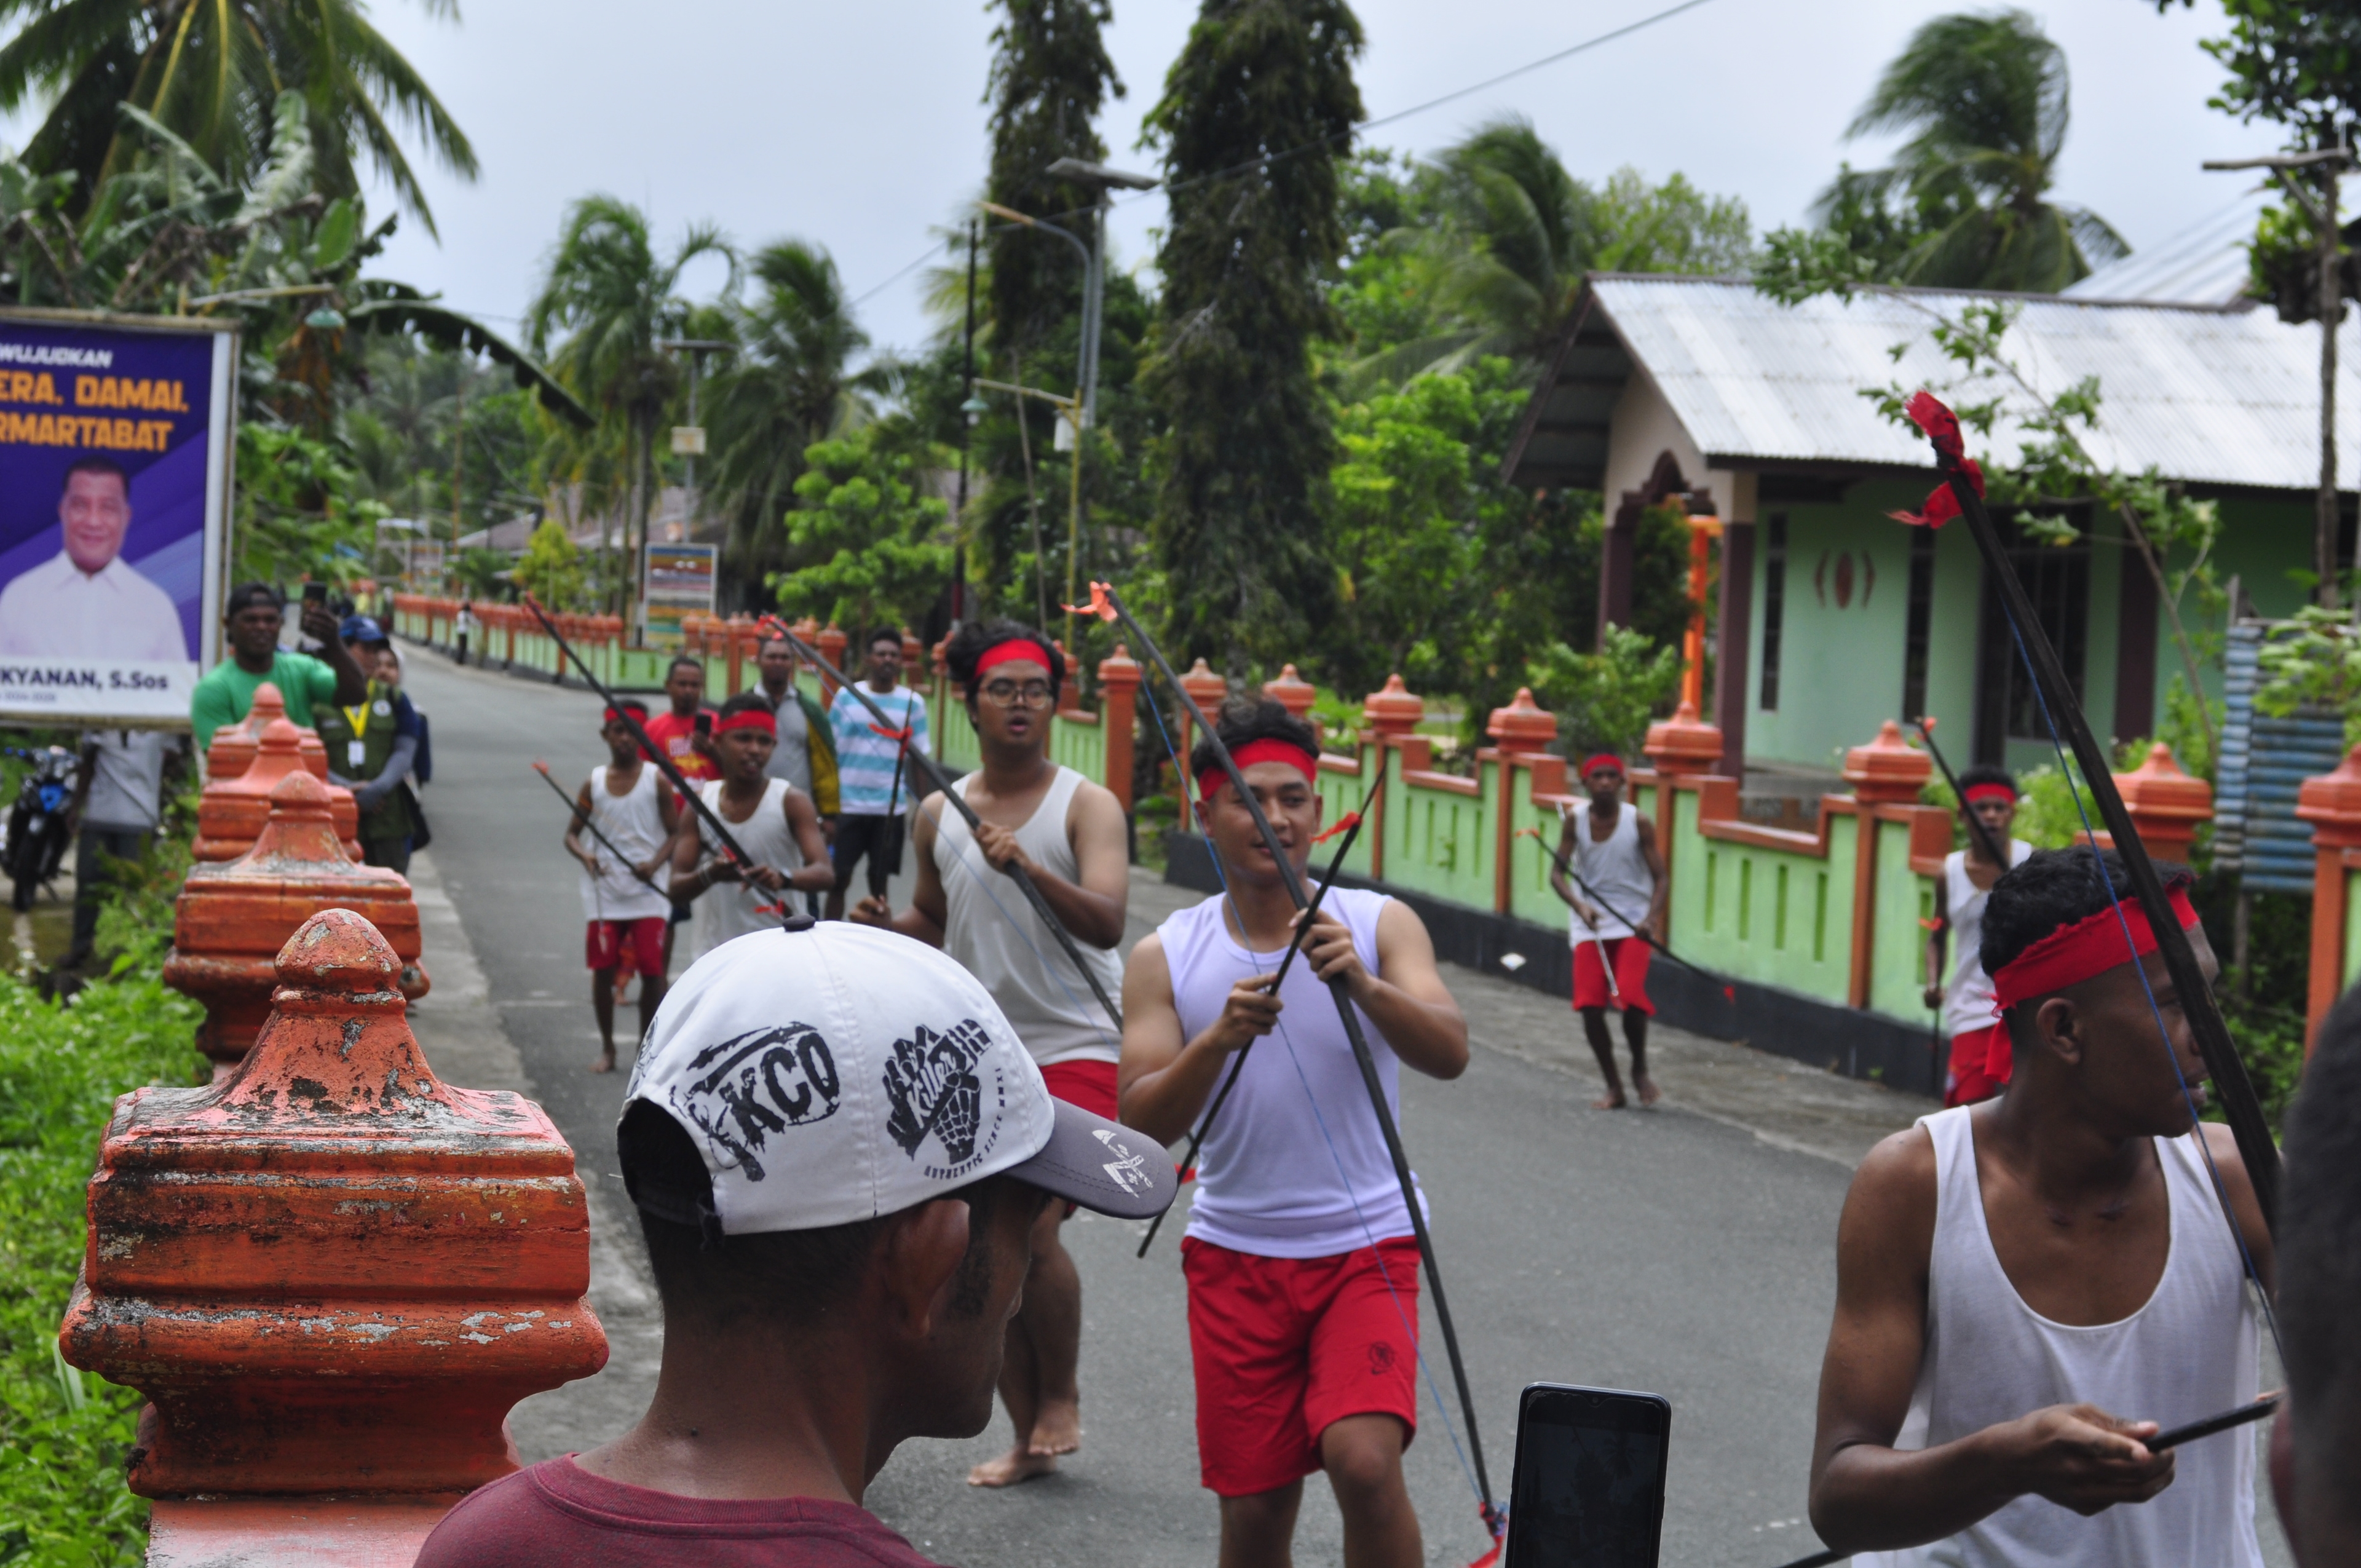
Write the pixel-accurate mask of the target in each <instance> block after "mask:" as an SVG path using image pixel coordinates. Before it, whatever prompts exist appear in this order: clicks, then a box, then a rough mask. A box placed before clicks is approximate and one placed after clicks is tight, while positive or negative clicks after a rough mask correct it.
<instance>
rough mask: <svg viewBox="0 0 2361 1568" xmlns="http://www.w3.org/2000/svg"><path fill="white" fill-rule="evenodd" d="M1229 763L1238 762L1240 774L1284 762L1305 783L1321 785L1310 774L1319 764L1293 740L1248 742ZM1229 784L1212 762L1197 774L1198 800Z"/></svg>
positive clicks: (1228, 777)
mask: <svg viewBox="0 0 2361 1568" xmlns="http://www.w3.org/2000/svg"><path fill="white" fill-rule="evenodd" d="M1230 761H1232V762H1235V763H1237V765H1238V772H1240V773H1245V772H1246V770H1247V769H1248V768H1251V767H1253V766H1254V765H1255V764H1256V763H1257V762H1285V763H1286V764H1287V765H1288V766H1289V767H1290V768H1293V769H1294V770H1295V771H1296V772H1297V773H1301V774H1302V775H1303V782H1304V783H1305V784H1315V785H1316V784H1318V783H1319V782H1320V780H1319V775H1318V774H1317V773H1314V772H1313V769H1314V768H1316V767H1317V766H1318V765H1319V764H1318V763H1317V762H1316V761H1314V759H1313V758H1312V756H1311V754H1310V753H1308V752H1306V751H1304V750H1303V749H1302V748H1301V746H1298V745H1296V744H1295V742H1293V741H1292V740H1270V739H1269V738H1268V737H1266V738H1264V739H1263V740H1249V741H1247V742H1246V744H1245V745H1243V746H1241V747H1239V748H1238V749H1237V750H1236V751H1233V752H1231V753H1230ZM1229 782H1230V775H1229V774H1228V773H1224V772H1223V771H1222V765H1221V764H1220V763H1219V762H1216V763H1214V764H1213V766H1212V767H1210V768H1207V769H1206V770H1205V771H1204V772H1203V773H1199V774H1198V775H1197V798H1198V799H1200V800H1210V799H1212V798H1213V792H1214V791H1215V790H1217V789H1219V788H1221V787H1222V786H1223V785H1224V784H1227V783H1229Z"/></svg>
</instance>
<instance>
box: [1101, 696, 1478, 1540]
mask: <svg viewBox="0 0 2361 1568" xmlns="http://www.w3.org/2000/svg"><path fill="white" fill-rule="evenodd" d="M1215 722H1216V723H1217V725H1218V726H1219V733H1220V736H1221V740H1222V741H1223V743H1224V744H1225V745H1226V746H1227V747H1228V748H1229V751H1230V754H1231V756H1232V758H1233V759H1234V760H1235V762H1236V764H1237V766H1238V768H1239V770H1240V771H1241V773H1243V774H1244V776H1245V779H1246V787H1248V788H1249V789H1251V790H1253V791H1254V792H1255V795H1256V798H1257V800H1258V801H1259V802H1260V804H1261V806H1262V808H1263V811H1264V812H1265V814H1266V815H1267V816H1268V817H1269V819H1270V823H1271V827H1272V828H1273V830H1274V831H1275V832H1276V833H1277V835H1278V838H1279V843H1280V845H1281V846H1282V847H1283V848H1284V849H1285V850H1286V852H1287V856H1288V859H1289V861H1290V862H1291V863H1292V864H1293V865H1294V866H1295V867H1296V869H1297V872H1299V874H1300V873H1301V871H1302V868H1303V867H1304V866H1305V865H1306V864H1307V863H1308V862H1309V861H1310V860H1311V857H1312V838H1313V835H1314V834H1316V833H1317V832H1318V831H1319V828H1320V816H1321V800H1320V795H1319V792H1318V791H1317V790H1316V789H1315V788H1314V787H1313V780H1314V777H1315V773H1314V770H1315V769H1317V768H1318V766H1319V763H1320V742H1319V739H1318V737H1317V736H1316V735H1315V734H1314V733H1313V731H1312V726H1311V725H1309V724H1307V723H1305V722H1304V721H1303V720H1302V719H1301V718H1295V717H1294V716H1293V715H1291V714H1290V713H1289V712H1288V711H1287V709H1285V708H1284V707H1280V706H1279V704H1278V703H1276V702H1273V701H1270V700H1269V699H1268V698H1262V699H1258V700H1243V701H1239V702H1235V703H1233V704H1231V705H1230V706H1229V707H1225V708H1224V710H1223V712H1222V714H1221V716H1220V718H1218V719H1217V720H1216V721H1215ZM1189 766H1190V769H1191V772H1192V773H1194V774H1195V775H1196V777H1197V790H1198V795H1199V797H1200V798H1199V802H1198V807H1197V809H1198V814H1199V817H1200V819H1201V821H1202V824H1203V827H1204V830H1205V838H1206V839H1207V841H1208V843H1209V844H1210V846H1211V847H1212V849H1213V853H1214V854H1216V855H1218V856H1219V857H1220V858H1221V867H1222V876H1223V881H1224V884H1225V885H1226V886H1227V887H1228V889H1229V892H1228V894H1227V895H1226V896H1222V895H1216V896H1214V897H1212V898H1208V899H1206V900H1205V901H1204V902H1203V903H1202V904H1199V905H1194V906H1192V907H1191V908H1188V909H1184V910H1182V911H1181V912H1180V913H1179V914H1178V915H1175V916H1172V917H1171V918H1170V919H1169V920H1167V921H1165V922H1164V924H1163V925H1161V926H1159V927H1157V929H1156V931H1155V933H1154V934H1153V935H1152V936H1149V937H1148V938H1145V939H1144V940H1142V941H1141V942H1140V944H1139V945H1138V947H1137V948H1134V949H1133V950H1132V955H1131V962H1130V964H1129V966H1128V967H1127V968H1126V970H1125V973H1124V983H1123V1017H1124V1030H1123V1060H1122V1062H1121V1063H1120V1065H1119V1066H1118V1068H1117V1078H1118V1081H1119V1085H1120V1087H1119V1091H1118V1092H1119V1095H1120V1104H1121V1107H1122V1113H1123V1122H1124V1124H1125V1125H1126V1126H1131V1127H1137V1128H1138V1129H1139V1130H1140V1131H1141V1132H1143V1133H1146V1134H1147V1135H1148V1136H1150V1137H1153V1138H1157V1139H1159V1140H1161V1141H1163V1142H1165V1143H1168V1144H1170V1143H1173V1142H1177V1141H1178V1140H1180V1139H1181V1138H1183V1137H1185V1136H1187V1135H1188V1133H1189V1128H1190V1124H1191V1123H1192V1122H1194V1121H1195V1120H1196V1119H1197V1118H1198V1117H1199V1116H1200V1115H1201V1114H1202V1113H1203V1112H1204V1108H1205V1105H1206V1103H1207V1102H1209V1101H1210V1100H1211V1099H1212V1097H1213V1091H1214V1088H1215V1086H1216V1085H1217V1084H1218V1083H1220V1082H1221V1081H1222V1080H1223V1078H1224V1075H1226V1074H1227V1073H1228V1071H1229V1069H1230V1064H1231V1063H1232V1061H1233V1060H1235V1059H1236V1058H1237V1053H1239V1052H1242V1051H1247V1052H1248V1054H1247V1056H1246V1058H1245V1060H1244V1063H1243V1065H1242V1066H1241V1067H1240V1069H1239V1071H1238V1078H1237V1084H1236V1087H1235V1090H1233V1091H1232V1092H1231V1094H1230V1098H1229V1100H1228V1102H1226V1103H1225V1104H1224V1106H1223V1108H1222V1114H1221V1115H1220V1116H1219V1117H1218V1118H1216V1119H1215V1120H1214V1123H1213V1127H1212V1129H1211V1130H1210V1131H1209V1132H1208V1133H1207V1134H1206V1136H1205V1141H1204V1144H1203V1146H1202V1149H1201V1150H1200V1151H1199V1153H1200V1157H1199V1160H1198V1172H1197V1175H1198V1181H1197V1198H1196V1201H1195V1203H1194V1204H1193V1205H1192V1206H1191V1210H1190V1213H1189V1228H1188V1231H1187V1233H1186V1234H1185V1235H1184V1236H1183V1238H1182V1240H1181V1243H1180V1255H1181V1267H1182V1271H1183V1273H1184V1274H1185V1275H1186V1276H1187V1278H1188V1287H1189V1349H1190V1354H1191V1361H1192V1362H1193V1364H1194V1366H1195V1371H1196V1382H1197V1456H1198V1458H1197V1462H1198V1466H1199V1474H1200V1476H1201V1478H1202V1482H1203V1484H1204V1486H1205V1488H1206V1490H1208V1491H1210V1492H1212V1493H1213V1494H1214V1495H1215V1496H1216V1497H1219V1498H1220V1499H1221V1514H1222V1544H1221V1563H1222V1565H1223V1568H1256V1565H1259V1564H1272V1565H1274V1568H1276V1565H1279V1564H1283V1563H1287V1562H1288V1561H1289V1552H1290V1543H1291V1541H1293V1538H1294V1534H1295V1516H1296V1510H1297V1508H1298V1507H1299V1506H1300V1505H1301V1502H1302V1500H1303V1477H1305V1476H1306V1475H1312V1474H1313V1473H1315V1472H1318V1471H1323V1470H1324V1471H1325V1472H1326V1473H1327V1475H1328V1484H1329V1486H1331V1487H1332V1488H1333V1489H1334V1492H1335V1495H1336V1507H1337V1510H1338V1512H1340V1513H1342V1514H1343V1515H1344V1518H1345V1563H1346V1565H1347V1568H1411V1565H1412V1564H1416V1563H1423V1562H1425V1561H1426V1557H1425V1552H1424V1548H1423V1545H1422V1541H1421V1536H1420V1530H1419V1523H1418V1514H1417V1512H1416V1511H1415V1510H1414V1509H1413V1508H1411V1500H1410V1493H1409V1490H1408V1488H1407V1487H1406V1486H1404V1485H1403V1481H1402V1453H1403V1451H1404V1450H1406V1449H1407V1448H1408V1447H1409V1446H1410V1442H1411V1437H1412V1436H1413V1435H1414V1434H1415V1433H1416V1431H1417V1430H1418V1389H1417V1382H1416V1368H1417V1365H1418V1329H1417V1324H1418V1290H1419V1284H1418V1270H1419V1254H1418V1243H1417V1241H1416V1239H1415V1233H1414V1232H1413V1231H1412V1229H1411V1218H1410V1210H1409V1207H1408V1205H1407V1204H1406V1203H1405V1201H1404V1200H1403V1196H1402V1190H1401V1186H1400V1182H1399V1181H1398V1180H1397V1179H1396V1177H1395V1174H1394V1168H1393V1164H1392V1161H1391V1158H1390V1157H1389V1155H1388V1153H1387V1149H1386V1145H1385V1139H1384V1136H1383V1135H1382V1133H1381V1132H1380V1131H1379V1129H1378V1120H1377V1117H1376V1115H1375V1114H1374V1113H1373V1112H1372V1110H1371V1107H1370V1104H1369V1100H1368V1091H1367V1086H1366V1085H1365V1084H1364V1082H1363V1080H1362V1079H1361V1075H1360V1070H1359V1068H1358V1067H1357V1066H1356V1062H1355V1059H1354V1053H1353V1048H1352V1046H1351V1044H1350V1042H1349V1041H1348V1039H1347V1038H1346V1036H1345V1029H1344V1025H1343V1023H1342V1022H1341V1021H1340V1020H1339V1018H1338V1017H1337V1014H1336V1009H1335V1005H1334V999H1333V998H1332V997H1331V996H1330V995H1328V994H1326V992H1328V989H1329V987H1330V985H1331V984H1332V983H1334V982H1341V984H1342V986H1343V988H1344V990H1345V993H1346V995H1347V996H1348V997H1349V998H1350V1000H1351V1001H1352V1003H1354V1005H1355V1006H1356V1007H1358V1008H1359V1009H1360V1011H1361V1013H1362V1014H1363V1015H1364V1016H1365V1017H1366V1018H1367V1021H1368V1023H1369V1025H1370V1028H1369V1031H1368V1034H1369V1040H1368V1045H1369V1050H1370V1054H1371V1056H1372V1057H1373V1058H1375V1064H1376V1068H1377V1073H1378V1081H1379V1082H1380V1083H1381V1084H1382V1085H1383V1087H1384V1090H1385V1093H1386V1097H1387V1099H1388V1101H1389V1102H1395V1103H1396V1110H1395V1114H1396V1115H1397V1116H1399V1115H1400V1110H1399V1095H1400V1078H1401V1069H1402V1067H1403V1066H1404V1064H1407V1065H1408V1066H1410V1067H1411V1069H1413V1070H1415V1071H1418V1072H1422V1073H1425V1074H1426V1075H1427V1076H1428V1077H1430V1078H1439V1079H1454V1078H1457V1077H1458V1076H1459V1075H1460V1074H1461V1073H1462V1072H1465V1071H1466V1069H1467V1022H1466V1019H1465V1018H1464V1017H1462V1016H1461V1014H1460V1012H1459V1004H1458V1003H1456V1002H1455V1001H1453V1000H1452V996H1451V992H1450V991H1449V990H1448V989H1447V988H1446V987H1445V986H1444V983H1443V975H1442V972H1441V970H1438V969H1437V968H1436V966H1435V960H1434V944H1433V941H1432V939H1430V938H1429V937H1428V936H1427V932H1426V927H1425V926H1424V925H1423V924H1422V923H1421V922H1420V920H1419V917H1418V916H1417V915H1416V914H1415V913H1414V912H1412V911H1411V908H1410V906H1409V905H1406V904H1403V903H1401V902H1400V901H1399V900H1397V899H1393V898H1389V897H1388V896H1387V895H1385V894H1382V893H1377V892H1373V891H1367V890H1363V889H1358V888H1343V887H1338V888H1332V889H1331V890H1330V891H1329V893H1328V896H1327V899H1326V902H1324V903H1323V905H1321V906H1320V910H1319V913H1318V918H1317V919H1316V920H1315V921H1314V923H1313V925H1312V930H1311V931H1310V933H1309V934H1308V935H1307V937H1306V938H1305V940H1304V943H1303V954H1302V958H1303V961H1302V962H1301V963H1298V964H1296V965H1295V966H1294V967H1293V968H1292V969H1290V970H1289V971H1288V974H1287V978H1286V980H1285V981H1284V982H1282V983H1281V985H1280V987H1279V993H1278V994H1277V995H1273V994H1272V993H1271V990H1270V985H1271V981H1272V979H1273V977H1274V974H1275V973H1276V971H1277V970H1278V967H1279V961H1280V959H1281V957H1282V955H1283V954H1284V953H1285V952H1286V950H1287V948H1288V945H1289V942H1290V940H1291V939H1292V938H1293V937H1294V935H1295V933H1296V929H1297V927H1298V926H1299V924H1300V922H1301V918H1302V916H1301V915H1300V914H1299V913H1298V912H1297V910H1296V907H1295V905H1294V902H1293V900H1292V899H1291V898H1290V896H1289V894H1288V889H1287V883H1286V882H1285V881H1284V880H1283V879H1282V878H1281V877H1280V875H1279V867H1278V865H1277V864H1276V863H1275V862H1274V861H1272V859H1271V856H1270V852H1269V850H1268V849H1267V848H1266V847H1265V845H1264V842H1263V839H1262V836H1261V833H1260V831H1259V829H1258V828H1257V827H1256V825H1255V820H1254V817H1253V815H1252V813H1250V812H1249V811H1248V810H1247V809H1246V805H1245V804H1244V803H1243V802H1241V801H1240V800H1239V798H1238V795H1237V791H1236V789H1235V787H1234V786H1233V785H1232V784H1231V783H1230V780H1229V775H1228V773H1226V772H1225V771H1224V769H1223V768H1222V766H1221V764H1220V762H1219V760H1218V755H1217V753H1216V751H1214V748H1213V741H1212V740H1201V741H1199V742H1198V744H1197V747H1196V749H1195V751H1193V752H1192V753H1191V756H1190V759H1189ZM1249 1047H1252V1048H1251V1050H1250V1051H1249Z"/></svg>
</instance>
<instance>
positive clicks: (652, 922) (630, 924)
mask: <svg viewBox="0 0 2361 1568" xmlns="http://www.w3.org/2000/svg"><path fill="white" fill-rule="evenodd" d="M582 951H583V961H584V962H586V963H588V965H589V966H590V967H591V969H593V970H598V971H599V972H602V973H603V972H604V971H606V970H611V969H620V968H621V967H622V966H623V965H624V964H625V963H629V964H630V965H631V967H632V968H633V969H635V970H639V971H640V972H641V973H642V974H643V975H646V976H648V977H649V978H650V979H653V980H660V979H662V978H663V977H664V916H661V915H651V916H648V917H647V918H646V919H644V920H593V921H591V922H590V930H589V934H588V937H587V938H584V941H583V944H582Z"/></svg>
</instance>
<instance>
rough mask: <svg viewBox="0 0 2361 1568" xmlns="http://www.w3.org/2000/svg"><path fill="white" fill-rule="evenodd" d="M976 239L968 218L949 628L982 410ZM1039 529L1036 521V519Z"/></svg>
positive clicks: (961, 601) (955, 611) (963, 602)
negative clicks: (971, 444)
mask: <svg viewBox="0 0 2361 1568" xmlns="http://www.w3.org/2000/svg"><path fill="white" fill-rule="evenodd" d="M975 242H976V224H975V220H974V219H973V218H970V219H968V221H967V334H966V336H965V338H964V340H963V345H962V347H961V361H960V385H961V388H962V389H964V390H965V391H966V393H967V396H966V397H965V398H963V399H961V401H960V467H959V495H958V497H957V499H955V500H954V501H953V502H952V504H951V630H954V631H956V630H959V628H960V626H961V624H962V623H963V622H964V621H965V620H967V448H968V437H969V435H970V433H972V431H973V430H974V429H975V416H976V415H978V414H980V413H982V412H983V410H984V402H983V399H981V398H979V397H977V396H976V395H975ZM1035 528H1036V530H1037V532H1038V528H1039V524H1038V521H1036V523H1035Z"/></svg>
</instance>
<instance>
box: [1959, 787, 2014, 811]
mask: <svg viewBox="0 0 2361 1568" xmlns="http://www.w3.org/2000/svg"><path fill="white" fill-rule="evenodd" d="M1960 799H1962V800H1964V801H1966V802H1967V803H1968V804H1969V805H1970V806H1973V805H1975V804H1976V802H1978V801H1980V800H2005V801H2009V802H2011V803H2014V802H2015V799H2016V786H2015V784H1970V785H1969V786H1968V787H1967V789H1966V790H1965V791H1964V792H1963V793H1962V794H1961V795H1960Z"/></svg>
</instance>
